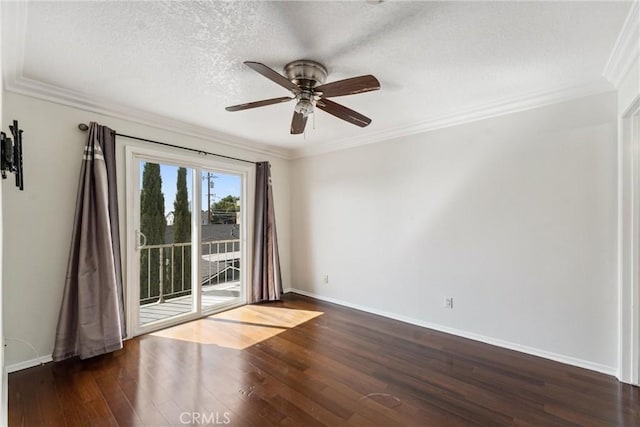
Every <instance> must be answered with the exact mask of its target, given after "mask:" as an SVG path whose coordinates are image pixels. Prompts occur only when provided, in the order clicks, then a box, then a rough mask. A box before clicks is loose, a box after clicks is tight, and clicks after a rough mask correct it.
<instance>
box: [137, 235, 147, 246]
mask: <svg viewBox="0 0 640 427" xmlns="http://www.w3.org/2000/svg"><path fill="white" fill-rule="evenodd" d="M136 233H138V238H137V239H136V240H137V242H136V250H140V249H141V248H143V247H144V246H147V236H145V235H144V233H143V232H142V231H140V230H136Z"/></svg>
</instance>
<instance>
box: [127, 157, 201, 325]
mask: <svg viewBox="0 0 640 427" xmlns="http://www.w3.org/2000/svg"><path fill="white" fill-rule="evenodd" d="M139 166H140V180H139V183H140V229H139V232H138V233H139V236H138V237H139V241H138V252H139V254H138V261H139V263H140V264H139V267H140V269H139V271H140V282H139V283H140V286H139V288H140V300H139V301H140V304H139V319H140V321H139V326H146V325H148V324H150V323H153V322H160V321H166V320H168V319H171V318H173V317H176V316H180V315H183V314H187V313H193V312H194V311H195V307H194V303H193V292H192V284H191V281H192V274H191V269H192V255H193V245H192V231H191V224H192V215H193V213H192V205H193V203H192V202H193V197H192V195H193V188H192V183H193V174H194V170H193V169H191V168H185V167H179V166H174V165H169V164H161V163H153V162H151V161H145V160H140V165H139ZM196 256H197V254H196Z"/></svg>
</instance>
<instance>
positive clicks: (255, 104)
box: [225, 96, 295, 111]
mask: <svg viewBox="0 0 640 427" xmlns="http://www.w3.org/2000/svg"><path fill="white" fill-rule="evenodd" d="M292 99H295V98H291V97H289V96H283V97H282V98H273V99H264V100H262V101H255V102H247V103H246V104H239V105H233V106H231V107H227V108H225V110H227V111H241V110H248V109H250V108H257V107H264V106H265V105H271V104H278V103H280V102H287V101H291V100H292Z"/></svg>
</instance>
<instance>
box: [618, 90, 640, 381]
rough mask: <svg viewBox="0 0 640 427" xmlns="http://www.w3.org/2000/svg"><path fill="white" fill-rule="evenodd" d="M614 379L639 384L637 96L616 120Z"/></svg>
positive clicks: (639, 122) (639, 133)
mask: <svg viewBox="0 0 640 427" xmlns="http://www.w3.org/2000/svg"><path fill="white" fill-rule="evenodd" d="M618 165H619V168H618V173H619V175H618V200H619V204H618V209H619V218H618V245H619V246H618V314H619V318H618V334H619V336H618V375H617V376H618V379H619V380H620V381H622V382H625V383H630V384H636V385H640V96H636V98H635V99H634V101H633V102H632V103H631V104H630V107H629V108H628V109H627V110H626V111H625V112H624V114H622V116H621V117H620V119H619V123H618Z"/></svg>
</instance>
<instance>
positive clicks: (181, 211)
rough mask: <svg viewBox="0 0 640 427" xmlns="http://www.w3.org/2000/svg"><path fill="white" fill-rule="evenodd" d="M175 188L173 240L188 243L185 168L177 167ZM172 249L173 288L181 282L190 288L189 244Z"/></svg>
mask: <svg viewBox="0 0 640 427" xmlns="http://www.w3.org/2000/svg"><path fill="white" fill-rule="evenodd" d="M176 190H177V191H176V200H175V201H174V202H173V215H174V217H173V221H174V222H173V242H174V243H188V242H191V212H190V211H189V193H188V190H187V170H186V169H185V168H178V179H177V181H176ZM174 251H175V252H174V258H173V259H174V262H173V284H174V290H177V289H181V288H182V287H183V284H184V289H191V245H185V246H177V247H176V248H175V249H174ZM183 268H184V272H183ZM183 280H184V282H183Z"/></svg>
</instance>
